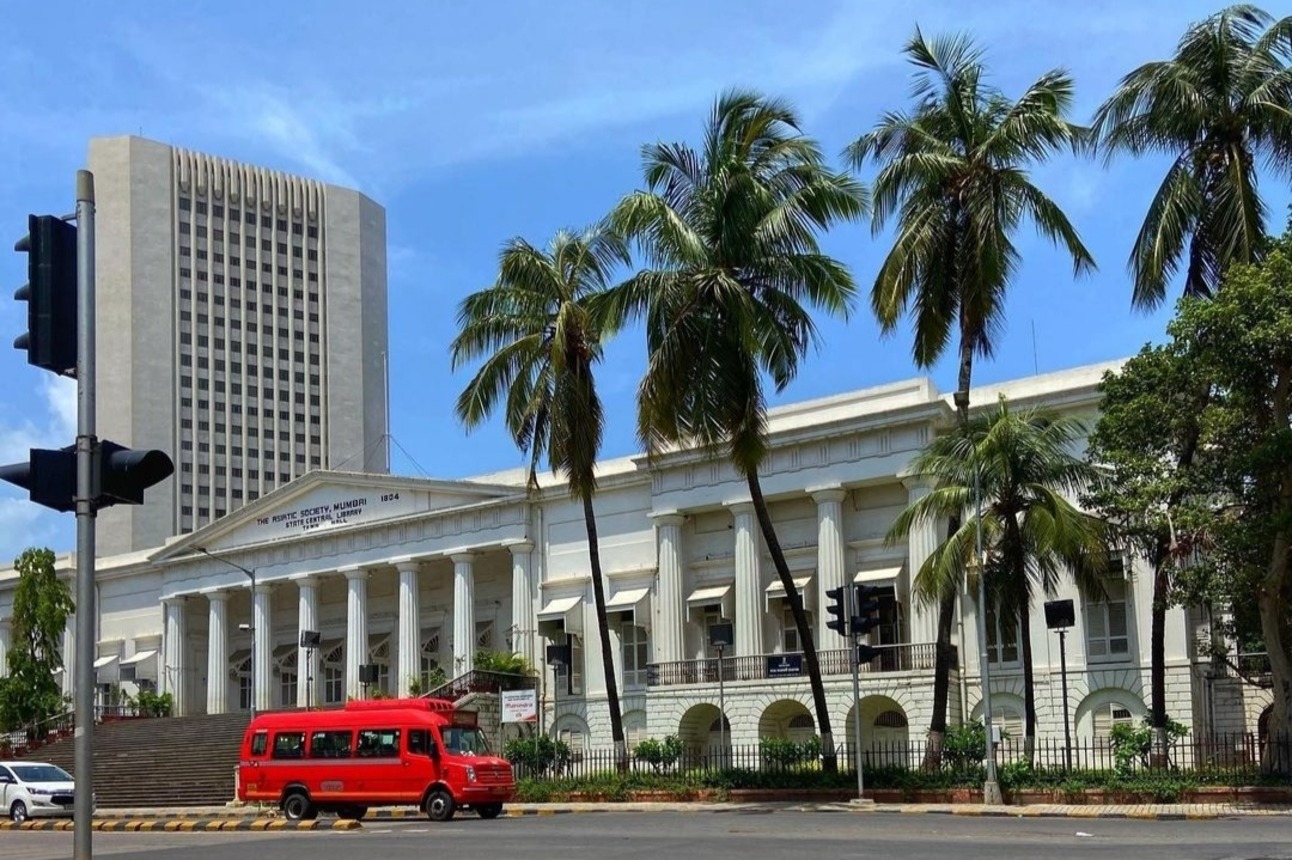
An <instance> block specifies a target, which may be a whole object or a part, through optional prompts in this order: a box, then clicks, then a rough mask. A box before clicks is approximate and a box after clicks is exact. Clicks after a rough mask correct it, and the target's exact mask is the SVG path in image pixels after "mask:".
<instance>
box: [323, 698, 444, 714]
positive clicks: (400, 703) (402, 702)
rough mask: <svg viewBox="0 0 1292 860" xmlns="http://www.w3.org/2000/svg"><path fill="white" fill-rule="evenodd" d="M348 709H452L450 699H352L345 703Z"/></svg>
mask: <svg viewBox="0 0 1292 860" xmlns="http://www.w3.org/2000/svg"><path fill="white" fill-rule="evenodd" d="M345 709H346V710H347V711H390V710H405V711H407V710H412V711H451V710H453V703H452V702H451V701H449V700H448V699H420V698H419V699H351V700H350V701H348V702H346V703H345Z"/></svg>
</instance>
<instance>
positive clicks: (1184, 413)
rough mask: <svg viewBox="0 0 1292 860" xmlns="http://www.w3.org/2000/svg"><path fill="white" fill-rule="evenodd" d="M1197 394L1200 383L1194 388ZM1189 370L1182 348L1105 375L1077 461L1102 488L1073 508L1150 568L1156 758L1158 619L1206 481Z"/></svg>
mask: <svg viewBox="0 0 1292 860" xmlns="http://www.w3.org/2000/svg"><path fill="white" fill-rule="evenodd" d="M1203 385H1204V387H1205V383H1203ZM1198 387H1199V384H1198V374H1197V362H1196V361H1194V360H1193V359H1192V357H1191V356H1190V355H1189V354H1188V352H1187V351H1186V350H1185V349H1184V348H1183V345H1182V344H1179V343H1171V344H1167V345H1165V346H1146V347H1145V348H1144V349H1142V350H1141V351H1140V353H1139V354H1138V355H1137V356H1135V357H1134V358H1132V359H1131V360H1130V361H1128V362H1127V363H1126V364H1125V366H1123V367H1122V368H1121V370H1120V371H1118V372H1115V373H1114V372H1110V373H1108V374H1106V375H1105V377H1104V380H1103V384H1102V386H1101V394H1102V397H1101V403H1100V418H1099V421H1098V423H1097V424H1096V426H1095V431H1094V432H1093V433H1092V434H1091V436H1090V440H1089V444H1088V447H1087V449H1086V456H1087V459H1088V460H1089V462H1090V463H1091V464H1092V465H1094V466H1095V467H1096V468H1099V469H1101V470H1103V471H1104V473H1105V476H1106V478H1107V480H1105V481H1103V482H1101V483H1100V484H1099V485H1097V487H1096V488H1095V491H1094V492H1092V493H1091V494H1089V495H1088V496H1087V497H1086V498H1085V499H1084V500H1083V501H1084V503H1085V504H1086V505H1087V507H1088V508H1089V509H1090V510H1092V511H1095V512H1097V513H1098V514H1099V515H1100V516H1102V517H1104V518H1105V519H1106V520H1107V521H1108V522H1109V523H1111V524H1112V525H1113V526H1114V527H1115V528H1116V530H1117V533H1118V535H1119V537H1120V539H1121V540H1122V541H1123V542H1124V544H1125V546H1126V548H1127V549H1128V550H1129V551H1131V552H1133V553H1135V554H1136V555H1140V556H1143V557H1144V558H1145V559H1146V560H1147V561H1148V563H1149V565H1150V566H1151V567H1152V569H1153V605H1152V613H1151V622H1150V640H1151V646H1150V652H1151V670H1150V677H1151V683H1150V688H1151V690H1152V694H1151V700H1152V701H1151V709H1150V710H1151V713H1150V724H1151V725H1152V727H1153V728H1154V729H1155V732H1154V735H1155V741H1156V756H1157V758H1158V759H1159V760H1160V759H1161V758H1162V757H1163V756H1165V754H1166V752H1167V744H1168V742H1169V738H1168V731H1167V728H1168V720H1169V715H1168V714H1167V712H1166V610H1167V609H1168V608H1169V607H1170V605H1171V603H1172V599H1173V598H1172V594H1173V591H1174V590H1175V579H1176V575H1177V574H1178V573H1179V572H1180V570H1181V568H1182V567H1184V566H1187V565H1188V564H1189V563H1190V562H1191V560H1192V559H1193V558H1194V556H1195V555H1196V554H1197V553H1198V552H1200V551H1205V550H1206V548H1207V544H1208V541H1209V536H1210V531H1211V524H1212V522H1213V518H1214V511H1213V509H1212V489H1213V488H1214V479H1213V478H1212V476H1210V475H1208V474H1207V473H1206V471H1207V470H1206V468H1205V467H1206V464H1205V463H1204V464H1203V466H1202V467H1199V466H1198V465H1196V464H1195V461H1194V453H1195V451H1196V450H1197V445H1198V439H1199V437H1198V412H1197V409H1196V399H1195V396H1194V395H1195V392H1197V391H1198Z"/></svg>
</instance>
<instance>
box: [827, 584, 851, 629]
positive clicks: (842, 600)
mask: <svg viewBox="0 0 1292 860" xmlns="http://www.w3.org/2000/svg"><path fill="white" fill-rule="evenodd" d="M845 591H846V589H845V588H844V587H843V586H840V587H839V588H829V589H826V592H825V596H826V597H827V598H829V600H830V605H829V606H827V607H826V608H825V611H826V612H828V613H830V614H831V615H833V616H834V617H833V618H831V619H830V620H829V621H827V622H826V623H825V626H826V627H829V628H830V629H831V630H833V631H834V632H835V633H838V634H839V635H840V636H847V635H848V606H847V595H846V593H845Z"/></svg>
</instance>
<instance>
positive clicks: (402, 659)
mask: <svg viewBox="0 0 1292 860" xmlns="http://www.w3.org/2000/svg"><path fill="white" fill-rule="evenodd" d="M395 568H396V569H397V570H398V571H399V636H398V641H397V642H396V643H395V646H396V647H397V648H398V649H399V652H398V653H399V656H398V660H397V671H398V672H399V677H398V678H397V679H396V687H395V688H396V689H397V690H398V691H399V695H400V696H401V697H407V696H408V695H409V690H408V686H409V684H410V683H411V682H412V680H413V679H414V678H420V677H421V675H422V663H421V654H422V642H421V639H422V615H421V590H420V589H419V587H418V579H417V574H418V571H419V570H420V568H421V565H420V564H419V563H418V562H416V561H411V560H410V561H401V562H398V563H397V564H396V565H395ZM422 692H426V691H425V690H423V691H422Z"/></svg>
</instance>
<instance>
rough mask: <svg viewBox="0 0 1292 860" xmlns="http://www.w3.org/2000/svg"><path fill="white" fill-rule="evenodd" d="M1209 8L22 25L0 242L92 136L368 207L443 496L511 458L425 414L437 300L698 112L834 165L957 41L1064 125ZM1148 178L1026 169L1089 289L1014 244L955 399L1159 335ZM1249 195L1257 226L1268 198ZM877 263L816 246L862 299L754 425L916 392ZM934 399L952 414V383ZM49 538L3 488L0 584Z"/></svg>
mask: <svg viewBox="0 0 1292 860" xmlns="http://www.w3.org/2000/svg"><path fill="white" fill-rule="evenodd" d="M1219 5H1220V4H1219V3H1216V2H1196V0H1135V2H1131V3H1127V2H1124V0H1120V2H1109V0H1088V2H1083V3H1072V2H1061V3H1060V2H1052V0H1050V2H1038V0H997V2H992V3H976V4H970V3H964V2H959V3H957V2H896V0H891V2H886V3H881V2H864V3H863V2H861V0H853V2H848V0H802V2H799V3H797V4H786V3H784V2H771V0H753V1H752V2H744V3H740V4H735V3H730V2H729V3H716V2H707V3H706V2H696V0H689V2H678V0H653V2H649V3H647V2H641V0H631V2H627V0H625V2H615V3H605V2H593V0H556V2H550V3H543V4H539V3H535V2H512V3H481V4H457V3H448V2H443V0H440V2H420V3H419V2H410V0H388V2H386V3H382V4H375V5H374V4H359V3H342V2H327V0H320V2H315V3H311V4H308V5H306V4H286V3H283V4H272V3H264V2H259V3H249V2H244V0H223V2H219V3H212V2H200V0H193V2H188V3H183V4H175V3H164V2H156V0H152V2H134V3H130V4H88V5H84V6H83V5H79V4H78V5H75V6H68V5H65V4H60V3H46V4H27V5H23V6H21V7H15V8H14V9H11V10H10V13H9V16H8V19H7V21H6V26H5V28H4V29H3V31H0V225H6V224H7V225H8V227H7V228H4V229H8V230H9V232H10V233H11V234H12V239H17V238H18V236H20V235H21V234H22V232H23V231H24V230H25V216H26V214H27V213H28V212H58V213H62V212H65V211H68V210H70V208H71V203H72V191H73V177H74V172H75V170H76V169H77V168H79V167H83V166H84V159H85V156H86V147H87V141H88V139H89V137H91V136H94V135H108V134H128V133H133V134H143V135H144V136H147V137H150V138H154V139H158V140H162V141H166V142H168V143H173V144H176V145H180V146H185V147H190V148H194V149H200V150H204V151H209V152H213V153H217V154H220V155H224V156H227V157H230V158H235V159H241V160H246V161H250V162H254V163H259V164H264V165H266V166H270V167H274V168H278V169H282V170H287V171H292V172H299V173H304V174H307V175H312V176H316V177H319V178H322V179H325V180H329V181H333V182H338V183H343V184H347V185H352V186H354V187H357V188H359V189H361V190H363V191H364V192H366V193H367V194H369V195H370V196H372V197H373V198H375V199H376V200H378V201H379V202H380V203H382V204H383V205H384V206H385V207H386V208H387V219H388V239H389V255H390V268H389V287H390V349H391V431H392V433H393V435H394V437H395V440H396V442H397V443H398V447H396V448H395V449H394V451H393V454H392V469H393V470H394V471H396V472H399V473H404V474H414V475H416V474H423V473H427V474H431V475H434V476H436V477H448V478H452V477H460V476H463V475H469V474H475V473H479V472H486V471H492V470H495V469H501V468H509V467H512V466H516V465H519V464H520V463H521V462H522V458H521V457H520V455H519V454H518V453H517V452H516V451H515V449H514V448H513V447H512V445H511V444H510V442H509V441H508V439H507V437H506V436H505V434H504V433H503V432H502V430H501V428H500V427H499V426H498V425H497V423H495V424H493V425H490V426H488V427H485V428H482V429H480V430H478V431H477V432H475V433H473V434H472V435H470V436H467V435H466V434H465V433H464V432H463V430H462V429H461V427H460V425H459V424H458V423H457V422H456V420H455V419H454V418H453V416H452V404H453V399H454V397H455V395H456V393H457V391H459V390H460V389H461V387H462V385H463V384H464V383H465V382H466V379H467V376H466V375H465V372H463V373H459V374H456V375H455V374H453V373H451V371H450V368H449V358H448V344H449V341H450V340H451V339H452V337H453V335H454V320H455V311H456V305H457V303H458V302H459V301H460V300H461V299H462V297H463V296H465V295H466V294H467V293H469V292H471V291H473V290H475V289H478V288H480V287H483V286H485V285H487V284H488V283H489V281H490V280H491V278H492V275H493V267H494V263H495V260H496V254H497V251H498V248H499V246H500V245H501V244H502V243H503V242H504V241H505V240H506V239H507V238H509V237H511V236H515V235H521V236H524V237H526V238H528V239H530V240H531V241H534V242H545V241H546V239H547V237H549V236H550V235H551V234H552V232H553V231H555V230H556V229H558V228H561V227H566V226H570V227H578V226H581V225H583V224H586V223H588V222H590V221H593V220H595V219H597V218H600V217H601V216H602V215H604V214H605V212H606V211H607V210H608V209H609V208H610V207H611V206H612V205H613V204H614V202H615V201H616V200H618V199H619V198H620V197H621V196H622V195H623V194H625V193H627V192H629V191H631V190H633V189H635V188H637V187H639V185H640V176H641V172H640V161H639V150H640V146H641V145H642V144H643V143H646V142H649V141H653V140H656V139H664V140H678V139H685V140H692V141H694V140H697V139H698V136H699V134H700V130H701V127H702V123H703V120H704V117H705V116H706V113H707V110H708V108H709V106H710V104H711V102H712V100H713V98H714V96H715V95H716V94H717V93H718V92H719V91H721V90H722V89H724V88H726V87H730V86H746V87H753V88H757V89H759V90H762V91H764V92H767V93H769V94H774V95H778V96H784V97H788V98H790V99H792V100H793V101H794V102H795V103H796V104H797V106H798V107H799V109H800V111H801V114H802V116H803V119H804V123H805V130H806V131H807V132H808V133H809V134H811V135H813V136H814V137H816V138H817V139H818V140H819V141H820V142H821V144H822V146H823V147H824V149H825V151H826V152H827V153H830V154H832V155H835V154H837V153H838V152H839V151H840V150H841V149H842V148H843V147H844V146H845V145H846V144H847V143H848V142H849V141H851V140H852V139H854V138H855V137H856V136H858V135H859V134H861V133H862V132H864V131H866V130H868V129H869V128H870V127H871V126H872V125H873V124H874V123H875V121H876V120H877V119H878V117H879V116H880V114H881V112H883V111H884V110H887V109H891V108H896V107H903V106H905V105H906V104H907V103H908V94H909V89H910V67H909V65H908V64H907V63H906V61H905V58H904V57H903V56H902V54H901V46H902V45H903V43H904V42H905V40H906V39H907V38H909V36H910V35H911V33H912V32H913V30H914V27H915V26H916V24H917V23H918V25H919V26H920V27H921V28H922V29H923V30H924V31H925V32H926V33H927V34H940V33H947V32H956V31H965V32H968V33H970V34H972V35H973V36H974V37H975V38H976V39H977V40H978V41H979V43H980V44H981V45H983V46H984V47H985V48H986V49H987V51H988V58H989V62H990V65H991V68H992V70H993V73H994V82H995V83H996V84H998V85H999V86H1001V87H1003V88H1004V89H1005V90H1006V92H1007V93H1009V94H1011V95H1017V94H1018V93H1019V92H1020V91H1021V89H1022V88H1023V87H1024V86H1025V85H1026V84H1027V83H1029V82H1030V81H1032V80H1034V79H1035V78H1036V77H1037V76H1038V75H1040V74H1041V73H1042V72H1044V71H1046V70H1048V69H1050V68H1053V67H1056V66H1061V67H1065V68H1067V69H1068V70H1070V71H1071V72H1072V74H1073V75H1074V76H1075V79H1076V84H1077V105H1076V112H1075V113H1076V117H1077V118H1078V119H1080V120H1082V121H1084V120H1087V119H1088V118H1089V116H1090V114H1091V113H1092V112H1093V110H1094V108H1095V107H1096V106H1097V104H1098V103H1099V102H1100V101H1101V100H1102V99H1103V98H1104V97H1106V96H1107V95H1108V94H1109V93H1110V92H1111V91H1112V89H1113V87H1114V86H1115V84H1116V82H1117V80H1118V79H1119V78H1120V76H1121V75H1123V74H1124V73H1125V72H1127V71H1129V70H1130V69H1132V68H1133V67H1135V66H1136V65H1138V64H1140V63H1142V62H1144V61H1146V60H1149V59H1154V58H1159V57H1163V56H1166V55H1168V54H1169V53H1170V51H1171V50H1172V48H1173V46H1174V45H1175V42H1176V41H1177V39H1178V38H1179V36H1180V34H1181V33H1182V32H1183V31H1184V29H1185V28H1186V26H1187V25H1188V24H1189V23H1190V22H1191V21H1195V20H1198V19H1200V18H1202V17H1205V16H1206V15H1208V14H1210V13H1211V12H1213V11H1215V10H1216V9H1218V8H1219ZM73 8H75V9H76V10H77V11H75V12H71V11H69V9H73ZM1271 8H1272V7H1271ZM87 9H92V11H86V10H87ZM127 9H128V10H129V11H128V12H127V11H123V10H127ZM1164 169H1165V163H1164V162H1163V161H1162V160H1161V159H1143V160H1140V161H1129V160H1126V161H1122V162H1120V163H1117V164H1115V165H1113V166H1111V167H1109V168H1105V167H1104V166H1103V165H1102V164H1101V163H1099V162H1096V161H1092V160H1088V159H1087V160H1083V159H1077V158H1074V157H1071V156H1068V157H1060V158H1057V159H1055V160H1054V161H1053V162H1052V163H1050V164H1048V165H1046V166H1045V167H1043V168H1041V169H1039V170H1037V171H1035V179H1036V182H1037V183H1038V184H1039V185H1040V186H1041V187H1042V188H1043V189H1045V190H1046V191H1047V192H1048V193H1049V194H1050V195H1051V196H1052V197H1053V198H1054V199H1056V200H1057V201H1058V202H1059V203H1060V204H1061V205H1062V206H1063V208H1064V209H1065V210H1066V211H1067V213H1068V214H1069V216H1070V217H1071V218H1072V220H1073V221H1074V222H1075V224H1076V226H1077V228H1078V229H1079V231H1080V232H1081V234H1082V236H1083V238H1084V239H1085V241H1086V244H1087V246H1088V247H1089V248H1090V249H1091V251H1092V253H1093V254H1094V256H1095V259H1096V262H1097V263H1098V266H1099V269H1098V271H1097V272H1096V273H1095V274H1094V275H1092V276H1088V277H1084V278H1082V279H1081V280H1079V281H1074V280H1073V277H1072V272H1071V266H1070V264H1069V263H1068V261H1067V260H1066V258H1064V257H1063V256H1062V255H1061V254H1059V253H1058V252H1057V251H1055V250H1054V249H1052V248H1051V247H1050V246H1049V245H1048V243H1046V242H1044V241H1041V240H1038V239H1036V238H1034V236H1033V234H1032V232H1031V230H1030V228H1028V229H1026V230H1025V232H1024V233H1023V234H1021V235H1020V237H1019V240H1020V247H1021V249H1022V251H1023V254H1024V262H1023V266H1022V268H1021V270H1020V271H1019V274H1018V278H1017V281H1016V283H1015V285H1014V287H1013V291H1012V293H1011V295H1010V298H1009V303H1008V328H1007V330H1006V331H1005V333H1004V335H1003V337H1002V338H1001V340H1000V343H999V348H998V353H997V355H996V357H995V359H994V360H993V361H990V362H979V363H978V365H977V367H976V369H975V381H978V382H987V381H991V380H998V379H1005V378H1010V377H1014V376H1019V375H1025V374H1028V373H1031V372H1033V370H1034V369H1039V370H1040V371H1042V372H1044V371H1048V370H1055V369H1060V368H1064V367H1070V366H1075V365H1080V364H1085V363H1090V362H1095V361H1102V360H1105V359H1111V358H1116V357H1120V356H1124V355H1128V354H1130V353H1133V352H1134V351H1135V350H1137V349H1138V348H1139V347H1140V346H1141V345H1142V344H1143V343H1144V342H1146V341H1148V340H1152V339H1156V338H1159V337H1160V336H1161V334H1162V331H1163V326H1164V324H1165V321H1166V320H1167V318H1168V317H1169V314H1170V310H1171V307H1170V303H1169V302H1168V304H1167V305H1166V306H1164V307H1163V308H1162V309H1161V310H1160V311H1158V312H1156V313H1152V314H1143V313H1135V312H1132V311H1131V310H1130V305H1129V298H1130V287H1129V283H1128V280H1127V275H1126V262H1125V261H1126V256H1127V253H1128V251H1129V248H1130V242H1131V240H1132V238H1133V235H1134V232H1135V230H1136V229H1137V228H1138V226H1139V223H1140V219H1141V218H1142V217H1143V213H1144V210H1145V207H1146V205H1147V203H1148V200H1149V198H1150V197H1151V195H1152V193H1153V191H1154V190H1155V189H1156V187H1157V184H1158V183H1159V182H1160V180H1161V177H1162V175H1163V172H1164ZM865 178H868V174H867V176H866V177H865ZM1267 184H1268V185H1269V186H1271V187H1270V188H1267V190H1266V193H1267V195H1268V199H1269V203H1270V210H1271V213H1272V216H1273V218H1275V219H1276V220H1277V222H1278V223H1279V224H1280V225H1281V222H1282V219H1283V217H1284V212H1285V211H1286V206H1287V202H1288V194H1287V190H1286V188H1283V189H1281V190H1275V189H1273V187H1272V186H1273V183H1267ZM886 238H887V237H886V236H879V237H874V236H872V234H871V231H870V228H869V226H868V225H864V224H853V225H847V226H844V227H841V228H838V229H836V230H835V231H833V232H832V233H831V234H830V236H828V237H827V239H826V246H827V248H828V249H829V250H830V251H831V252H832V253H834V254H835V255H836V256H838V257H839V258H840V259H842V260H844V261H845V262H846V263H847V264H848V265H849V266H850V267H851V268H852V270H853V273H854V276H855V277H856V279H857V281H858V285H859V287H860V288H861V289H862V290H863V293H862V296H863V301H861V302H859V303H858V306H857V308H856V312H855V313H854V315H853V318H852V319H851V321H849V322H848V323H846V324H844V323H836V322H833V321H826V322H823V323H822V326H821V331H822V334H823V337H824V340H823V348H822V349H821V351H820V352H819V354H817V355H815V356H813V357H812V358H811V360H810V361H809V362H808V363H807V364H806V365H805V367H804V370H803V373H802V375H801V377H800V378H799V379H798V380H797V381H796V382H795V384H794V385H793V386H792V387H790V388H789V389H788V390H787V391H785V392H784V393H782V394H781V395H778V396H777V397H776V398H775V399H774V402H785V401H787V400H799V399H804V398H809V397H815V396H821V395H826V394H831V393H836V392H839V391H845V390H849V389H853V388H859V387H864V386H867V385H873V384H878V383H884V382H889V381H893V380H896V379H901V378H905V377H909V376H911V375H914V374H915V373H916V372H917V371H916V370H915V368H914V367H913V365H912V362H911V359H910V338H909V334H908V333H907V332H906V331H905V330H903V331H902V332H901V333H899V334H897V335H895V336H893V337H891V338H881V337H880V335H879V333H878V330H877V328H876V326H875V324H874V322H873V320H872V319H871V318H870V316H869V312H868V307H867V305H866V304H865V301H864V290H866V289H868V287H869V285H870V283H871V281H872V280H873V278H874V275H875V272H876V270H877V267H878V265H879V261H880V260H881V258H882V255H883V253H884V252H885V250H886V247H887V246H886V244H885V240H886ZM9 243H10V239H5V240H4V243H3V244H4V245H5V247H6V248H8V247H9ZM23 266H24V258H23V257H22V256H21V255H18V254H15V253H3V254H0V293H2V294H3V295H0V299H2V300H0V376H2V377H3V378H4V379H5V380H6V383H7V384H6V385H4V386H3V387H2V388H0V463H10V462H15V461H18V460H22V459H25V458H26V449H27V448H28V447H29V446H31V445H47V446H57V445H64V444H70V443H71V442H72V438H73V435H74V417H75V412H74V407H75V400H74V397H75V392H74V388H73V387H72V386H71V385H70V384H69V383H65V382H60V381H57V380H54V379H53V378H52V377H50V375H49V374H45V373H41V372H38V371H36V370H35V369H33V368H29V367H28V366H27V365H26V364H25V363H24V358H23V355H22V354H21V353H19V352H18V351H16V350H12V349H6V348H3V347H5V346H7V345H8V343H9V341H10V339H11V336H12V335H11V334H8V333H10V332H11V333H13V334H17V333H18V332H19V331H21V330H22V328H23V325H24V322H25V318H24V317H23V313H24V306H22V305H20V304H19V303H17V302H14V301H11V300H9V299H8V297H9V295H10V294H11V291H12V288H16V287H17V286H18V285H20V284H21V283H22V282H23V281H24V280H25V270H24V269H23ZM6 284H7V285H11V286H4V285H6ZM1172 298H1174V295H1173V296H1172ZM642 366H643V356H642V343H641V340H640V338H639V337H637V336H635V335H632V334H630V335H629V336H626V337H625V338H623V339H622V340H620V341H618V342H616V343H615V344H614V345H613V346H612V348H611V349H610V351H609V354H608V356H607V360H606V364H605V366H604V367H603V368H602V369H601V371H600V386H601V391H602V394H603V397H604V398H605V400H606V404H607V412H608V414H609V416H610V421H609V426H608V428H607V434H606V440H605V448H604V454H605V455H606V456H615V455H622V454H627V453H630V452H632V451H635V450H637V445H636V443H635V440H634V438H633V418H632V414H633V413H632V410H633V391H634V387H635V385H636V382H637V379H638V376H639V374H640V372H641V369H642ZM931 376H932V377H933V379H934V381H935V382H936V384H937V385H938V386H939V387H940V388H942V389H943V390H948V391H949V390H951V389H952V388H953V387H954V378H955V366H954V357H953V356H950V355H948V357H947V358H946V359H945V360H944V361H943V362H941V363H940V364H939V365H938V366H937V367H935V368H933V369H932V371H931ZM100 408H101V409H103V408H109V407H108V406H106V405H102V406H101V407H100ZM115 441H118V442H122V443H127V444H128V443H129V442H130V440H126V439H120V440H115ZM401 449H402V450H401ZM73 535H74V531H73V522H72V518H71V516H70V515H59V514H54V513H52V512H48V511H44V510H43V509H40V508H38V507H36V506H35V505H33V504H31V503H30V502H28V501H27V500H26V498H25V494H23V493H22V492H21V491H19V490H17V489H16V488H11V487H10V486H9V485H7V484H6V485H4V487H2V488H0V559H5V560H8V559H9V558H11V557H12V556H13V555H14V554H15V553H17V552H18V551H20V550H21V548H23V547H25V546H28V545H31V544H33V543H46V544H49V545H51V546H53V547H54V548H56V549H57V550H58V551H64V550H66V549H67V548H69V547H71V546H72V544H73Z"/></svg>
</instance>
